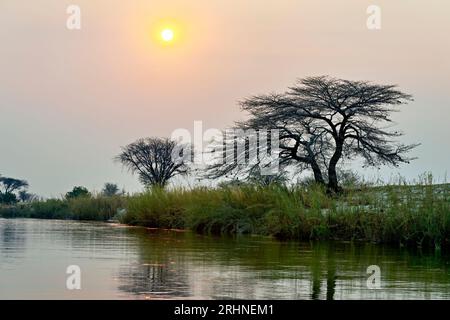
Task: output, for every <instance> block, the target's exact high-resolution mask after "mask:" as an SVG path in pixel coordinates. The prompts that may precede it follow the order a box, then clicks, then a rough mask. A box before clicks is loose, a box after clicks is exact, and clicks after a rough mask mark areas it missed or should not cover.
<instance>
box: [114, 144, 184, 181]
mask: <svg viewBox="0 0 450 320" xmlns="http://www.w3.org/2000/svg"><path fill="white" fill-rule="evenodd" d="M186 150H188V148H185V147H184V146H183V145H181V144H179V143H177V142H175V141H172V140H169V139H167V138H145V139H139V140H137V141H136V142H133V143H131V144H129V145H127V146H125V147H123V148H122V153H120V154H119V155H118V156H117V157H116V158H115V160H116V161H118V162H120V163H122V165H123V166H124V167H125V168H127V169H128V170H129V171H131V172H132V173H137V174H138V176H139V180H140V181H141V183H142V184H144V185H145V186H146V187H152V186H158V187H165V186H166V185H167V183H168V181H169V180H170V179H171V178H173V177H175V176H177V175H185V174H187V173H188V169H189V168H188V165H187V161H186V156H187V154H186V153H185V152H186Z"/></svg>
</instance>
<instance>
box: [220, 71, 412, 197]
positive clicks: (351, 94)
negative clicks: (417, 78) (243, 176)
mask: <svg viewBox="0 0 450 320" xmlns="http://www.w3.org/2000/svg"><path fill="white" fill-rule="evenodd" d="M411 100H412V96H410V95H408V94H405V93H402V92H401V91H399V90H397V87H396V86H393V85H378V84H373V83H371V82H366V81H348V80H342V79H335V78H331V77H326V76H323V77H309V78H305V79H302V80H299V82H298V83H297V84H296V85H295V86H293V87H291V88H289V89H288V91H287V92H285V93H282V94H275V93H274V94H268V95H260V96H254V97H251V98H249V99H246V100H244V101H243V102H242V103H241V107H242V109H243V110H244V111H247V112H248V113H249V114H250V117H249V119H248V120H246V121H243V122H240V123H238V124H237V128H240V129H244V130H248V129H253V130H267V129H278V130H279V139H280V155H279V157H280V165H281V166H287V165H295V166H298V168H299V169H300V170H303V169H306V168H308V169H311V170H312V171H313V173H314V179H315V181H316V182H317V183H320V184H327V186H328V190H330V191H333V192H336V191H338V190H339V186H338V176H337V171H336V169H337V166H338V163H339V161H340V160H341V159H343V158H347V159H353V158H354V157H356V156H361V157H362V158H363V159H365V165H368V166H377V165H382V164H388V165H394V166H397V165H398V164H400V163H408V162H409V161H410V160H412V159H413V158H408V157H407V156H406V154H407V153H408V152H409V151H410V150H411V149H413V148H414V147H415V146H417V144H413V145H405V144H401V143H397V142H395V141H394V140H395V138H397V137H400V136H401V135H402V134H401V133H400V132H398V131H389V130H388V129H385V128H386V124H390V123H392V119H391V118H390V115H391V113H392V112H394V111H397V109H396V106H398V105H401V104H404V103H406V102H408V101H411ZM213 169H214V170H216V172H217V168H213ZM222 169H223V168H222ZM234 169H236V166H234V167H233V166H229V165H228V167H227V170H222V171H221V174H228V173H230V172H231V171H232V170H234Z"/></svg>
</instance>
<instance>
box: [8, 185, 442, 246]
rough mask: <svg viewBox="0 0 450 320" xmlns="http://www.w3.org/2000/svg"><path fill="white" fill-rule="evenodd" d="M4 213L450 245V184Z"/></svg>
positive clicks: (182, 193) (174, 195) (254, 191)
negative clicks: (331, 195) (341, 192)
mask: <svg viewBox="0 0 450 320" xmlns="http://www.w3.org/2000/svg"><path fill="white" fill-rule="evenodd" d="M0 216H2V217H10V218H11V217H28V218H44V219H72V220H97V221H107V220H111V219H114V220H119V221H120V222H121V223H125V224H129V225H136V226H144V227H151V228H173V229H191V230H193V231H196V232H199V233H212V234H258V235H270V236H274V237H277V238H279V239H295V240H362V241H368V242H373V243H389V244H396V245H400V246H413V247H434V248H436V249H441V248H446V249H447V248H450V185H449V184H443V185H416V186H398V185H397V186H383V187H362V188H358V189H350V190H346V191H345V192H344V193H343V194H342V195H340V196H337V197H330V196H328V195H327V194H326V192H324V190H323V189H322V188H320V187H318V186H310V187H293V188H287V187H281V186H271V187H260V186H254V185H242V186H235V187H223V188H215V189H212V188H195V189H189V190H188V189H174V190H161V189H153V190H151V191H149V192H147V193H144V194H138V195H134V196H114V197H102V196H97V197H89V198H76V199H69V200H58V199H50V200H46V201H40V202H33V203H30V204H20V205H17V206H12V207H3V208H0Z"/></svg>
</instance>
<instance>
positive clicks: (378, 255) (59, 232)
mask: <svg viewBox="0 0 450 320" xmlns="http://www.w3.org/2000/svg"><path fill="white" fill-rule="evenodd" d="M0 232H1V234H0V239H1V240H0V241H1V242H0V258H1V259H0V270H1V273H0V298H7V299H15V298H30V299H37V298H39V299H54V298H58V299H60V298H64V299H81V298H84V299H103V298H105V299H106V298H110V299H117V298H119V299H123V298H126V299H176V298H197V299H269V298H272V299H329V300H331V299H406V298H408V299H448V298H450V274H449V259H448V256H446V255H443V254H435V253H434V252H432V253H427V252H420V251H409V250H404V249H402V250H400V249H397V248H391V247H383V246H375V245H371V244H355V243H342V242H339V243H336V242H331V243H304V242H303V243H299V242H278V241H273V240H271V239H268V238H261V237H238V238H218V237H209V236H201V235H196V234H192V233H188V232H173V231H164V230H147V229H143V228H131V227H123V226H114V225H109V224H105V223H80V222H70V221H45V220H24V219H17V220H5V219H0ZM70 264H77V265H79V266H80V267H81V268H82V287H83V289H82V290H81V291H78V292H74V291H68V290H66V289H65V285H64V284H65V277H66V275H65V270H66V267H67V266H68V265H70ZM370 265H379V266H380V268H381V272H382V274H381V275H382V289H381V290H369V289H368V288H367V286H366V280H367V277H368V275H367V274H366V269H367V267H368V266H370ZM36 275H38V276H36Z"/></svg>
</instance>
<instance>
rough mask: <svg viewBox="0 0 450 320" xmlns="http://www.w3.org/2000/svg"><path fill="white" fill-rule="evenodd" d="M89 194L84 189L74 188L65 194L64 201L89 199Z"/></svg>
mask: <svg viewBox="0 0 450 320" xmlns="http://www.w3.org/2000/svg"><path fill="white" fill-rule="evenodd" d="M90 196H91V193H90V192H89V191H88V189H86V188H85V187H74V188H73V189H72V191H70V192H67V193H66V199H75V198H83V197H84V198H89V197H90Z"/></svg>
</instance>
